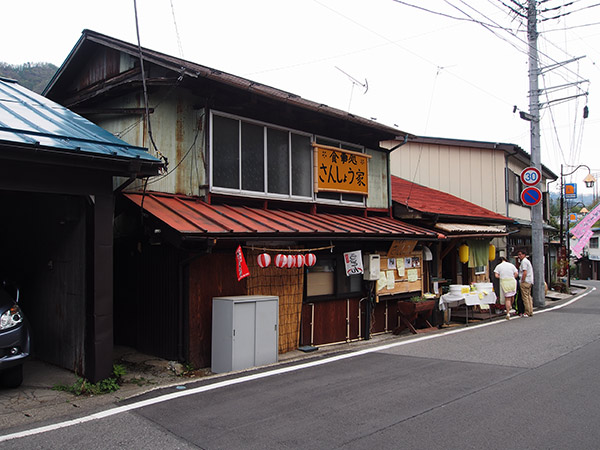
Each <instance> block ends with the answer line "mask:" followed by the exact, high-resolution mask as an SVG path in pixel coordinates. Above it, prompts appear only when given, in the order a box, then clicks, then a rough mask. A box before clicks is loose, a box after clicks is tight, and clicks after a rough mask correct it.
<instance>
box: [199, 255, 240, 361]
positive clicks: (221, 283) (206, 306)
mask: <svg viewBox="0 0 600 450" xmlns="http://www.w3.org/2000/svg"><path fill="white" fill-rule="evenodd" d="M189 276H190V279H189V309H188V311H189V327H190V328H189V360H190V362H191V363H192V364H193V365H194V366H195V367H209V366H210V364H211V342H212V299H213V297H223V296H233V295H246V293H247V290H246V279H242V281H237V277H236V274H235V256H234V251H233V250H231V252H230V253H211V254H206V255H202V256H200V257H198V258H197V259H195V260H193V261H191V262H190V268H189Z"/></svg>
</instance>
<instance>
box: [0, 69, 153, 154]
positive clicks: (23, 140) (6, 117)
mask: <svg viewBox="0 0 600 450" xmlns="http://www.w3.org/2000/svg"><path fill="white" fill-rule="evenodd" d="M0 145H19V146H23V145H25V146H32V147H38V148H39V147H41V148H50V149H53V150H62V151H65V152H68V153H75V154H80V155H89V156H93V157H103V156H106V157H110V158H117V159H125V160H131V159H138V160H142V161H143V162H145V163H157V164H162V162H161V161H160V160H159V159H158V158H155V157H154V156H152V155H150V154H149V153H148V152H147V151H146V149H145V148H143V147H136V146H133V145H129V144H127V143H126V142H124V141H122V140H121V139H118V138H116V137H115V136H113V135H112V134H111V133H109V132H108V131H106V130H105V129H103V128H101V127H99V126H98V125H96V124H94V123H92V122H90V121H89V120H87V119H85V118H83V117H81V116H80V115H78V114H75V113H74V112H73V111H70V110H69V109H67V108H65V107H63V106H61V105H59V104H58V103H54V102H53V101H51V100H49V99H47V98H46V97H43V96H41V95H39V94H36V93H35V92H32V91H30V90H29V89H27V88H24V87H23V86H21V85H19V84H18V83H17V82H16V81H14V80H10V79H7V78H0Z"/></svg>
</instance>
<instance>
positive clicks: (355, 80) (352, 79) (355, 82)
mask: <svg viewBox="0 0 600 450" xmlns="http://www.w3.org/2000/svg"><path fill="white" fill-rule="evenodd" d="M335 68H336V69H337V70H339V71H340V72H342V73H343V74H344V75H346V76H347V77H348V78H349V79H350V81H351V82H352V90H351V91H350V101H349V102H348V112H350V105H351V104H352V94H354V86H360V87H362V88H363V89H364V90H365V92H363V95H364V94H366V93H367V91H368V90H369V82H368V81H367V79H366V78H365V82H364V83H361V82H360V81H358V80H357V79H356V78H354V77H353V76H352V75H349V74H347V73H346V72H344V71H343V70H342V69H340V68H339V67H338V66H335Z"/></svg>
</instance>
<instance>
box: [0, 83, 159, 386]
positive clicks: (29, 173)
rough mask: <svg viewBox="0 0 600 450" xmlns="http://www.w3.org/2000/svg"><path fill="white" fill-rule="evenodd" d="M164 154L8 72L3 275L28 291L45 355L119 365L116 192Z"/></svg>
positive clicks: (72, 362)
mask: <svg viewBox="0 0 600 450" xmlns="http://www.w3.org/2000/svg"><path fill="white" fill-rule="evenodd" d="M162 168H163V162H162V161H161V160H160V159H158V158H156V157H154V156H152V155H150V154H149V153H148V152H147V151H146V149H144V148H141V147H135V146H131V145H129V144H127V143H125V142H124V141H121V140H120V139H118V138H116V137H115V136H113V135H112V134H110V133H109V132H107V131H106V130H104V129H102V128H100V127H98V126H96V125H95V124H93V123H92V122H90V121H88V120H86V119H84V118H83V117H81V116H79V115H77V114H75V113H74V112H72V111H70V110H69V109H67V108H64V107H62V106H60V105H58V104H56V103H54V102H52V101H50V100H48V99H46V98H44V97H42V96H40V95H38V94H35V93H34V92H32V91H30V90H28V89H26V88H24V87H22V86H20V85H19V84H18V83H17V82H15V81H14V80H9V79H6V78H0V208H2V214H1V216H0V217H2V219H1V220H0V278H4V279H10V280H11V281H12V282H14V283H16V284H18V285H19V287H20V289H21V301H20V306H21V308H22V309H23V311H24V313H25V315H26V316H27V318H28V319H29V322H30V324H31V330H32V353H33V354H34V356H35V357H37V358H39V359H41V360H43V361H46V362H49V363H52V364H55V365H57V366H60V367H64V368H67V369H70V370H73V371H74V372H76V373H78V374H80V375H82V376H85V377H86V378H87V379H89V380H90V381H92V382H95V381H98V380H100V379H103V378H106V377H108V376H110V375H111V373H112V353H113V282H112V280H113V216H114V193H115V191H118V190H120V189H121V188H122V187H123V186H124V185H126V184H127V183H128V182H130V181H132V180H135V179H136V178H143V177H150V176H153V175H157V174H158V173H159V172H160V171H161V170H162Z"/></svg>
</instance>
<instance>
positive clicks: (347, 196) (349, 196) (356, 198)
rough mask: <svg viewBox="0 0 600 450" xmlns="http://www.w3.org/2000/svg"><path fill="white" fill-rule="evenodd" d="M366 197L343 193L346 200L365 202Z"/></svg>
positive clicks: (343, 198)
mask: <svg viewBox="0 0 600 450" xmlns="http://www.w3.org/2000/svg"><path fill="white" fill-rule="evenodd" d="M364 199H365V197H364V196H363V195H360V194H342V200H343V201H345V202H357V203H363V202H364Z"/></svg>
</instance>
